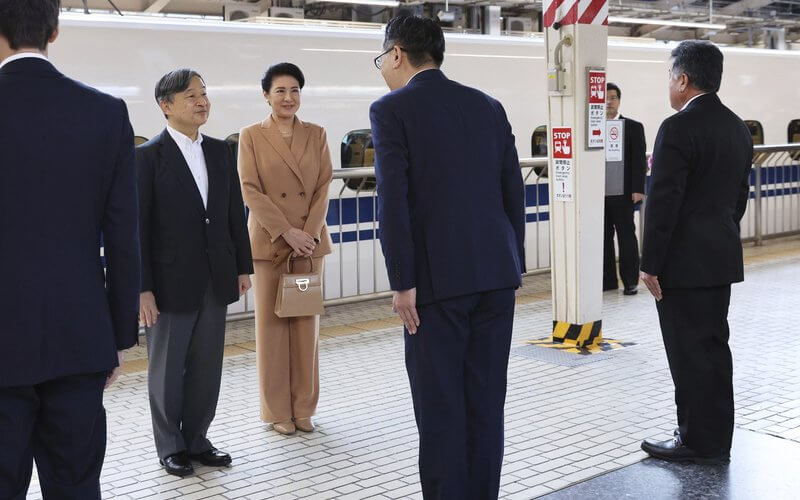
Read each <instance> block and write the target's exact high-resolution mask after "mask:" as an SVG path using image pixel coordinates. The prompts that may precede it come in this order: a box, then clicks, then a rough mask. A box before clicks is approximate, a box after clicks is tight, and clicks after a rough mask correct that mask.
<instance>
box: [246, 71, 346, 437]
mask: <svg viewBox="0 0 800 500" xmlns="http://www.w3.org/2000/svg"><path fill="white" fill-rule="evenodd" d="M304 84H305V79H304V77H303V73H302V72H301V71H300V69H299V68H298V67H297V66H295V65H294V64H290V63H281V64H276V65H274V66H271V67H270V68H269V70H267V73H266V74H265V75H264V79H263V80H262V82H261V87H262V88H263V90H264V97H265V98H266V100H267V103H268V104H269V106H270V107H271V108H272V112H271V113H270V115H269V116H268V117H267V118H266V119H265V120H264V121H262V122H260V123H256V124H254V125H251V126H249V127H245V128H243V129H242V131H241V133H240V134H239V176H240V177H241V181H242V194H243V195H244V200H245V202H246V203H247V206H248V207H249V208H250V218H249V221H248V226H249V229H250V244H251V246H252V250H253V263H254V267H255V282H254V289H255V296H256V353H257V356H256V359H257V365H258V375H259V383H260V389H261V418H262V420H264V421H265V422H270V423H272V424H273V427H274V429H275V430H276V431H277V432H280V433H281V434H292V433H294V432H295V429H300V430H302V431H305V432H311V431H313V430H314V424H313V422H312V421H311V416H312V415H314V412H315V410H316V407H317V399H318V397H319V359H318V357H319V345H318V344H319V316H307V317H298V318H280V317H278V316H276V315H275V299H276V294H277V289H278V281H279V278H280V275H281V273H282V272H284V271H285V269H286V259H288V258H290V257H292V258H293V260H292V271H293V272H302V273H305V272H309V271H310V261H312V262H313V267H314V271H316V272H319V273H320V274H321V273H322V264H323V257H324V256H325V255H327V254H329V253H331V242H330V237H329V236H328V230H327V228H326V226H325V215H326V213H327V210H328V186H329V185H330V182H331V177H332V175H333V171H332V166H331V157H330V152H329V150H328V143H327V139H326V136H325V130H324V129H323V128H322V127H320V126H318V125H314V124H311V123H306V122H302V121H300V119H298V118H297V117H296V116H295V114H296V113H297V110H298V109H299V108H300V90H301V89H302V88H303V85H304ZM309 257H310V259H309Z"/></svg>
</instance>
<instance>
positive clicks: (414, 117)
mask: <svg viewBox="0 0 800 500" xmlns="http://www.w3.org/2000/svg"><path fill="white" fill-rule="evenodd" d="M370 121H371V123H372V140H373V143H374V145H375V175H376V178H377V184H378V186H377V189H378V201H377V203H378V220H379V222H380V239H381V245H382V248H383V254H384V257H385V259H386V267H387V271H388V274H389V283H390V285H391V288H392V290H407V289H410V288H414V287H416V289H417V303H418V304H426V303H431V302H435V301H440V300H444V299H447V298H451V297H457V296H461V295H468V294H472V293H478V292H482V291H488V290H497V289H502V288H512V287H519V286H520V284H521V274H522V273H523V272H524V270H525V259H524V255H525V252H524V241H525V192H524V183H523V180H522V172H521V171H520V167H519V159H518V158H517V150H516V147H515V145H514V135H513V134H512V133H511V125H510V124H509V123H508V119H507V118H506V114H505V111H504V110H503V107H502V106H501V105H500V103H499V102H498V101H496V100H494V99H492V98H491V97H489V96H487V95H486V94H484V93H483V92H480V91H478V90H475V89H472V88H469V87H465V86H464V85H461V84H459V83H456V82H454V81H451V80H448V79H447V77H445V75H444V73H442V72H441V71H439V70H428V71H424V72H422V73H419V74H417V75H416V76H415V77H414V78H413V79H412V80H411V82H409V84H408V85H406V86H405V87H403V88H401V89H398V90H395V91H393V92H390V93H389V94H387V95H385V96H384V97H382V98H381V99H379V100H378V101H376V102H375V103H373V104H372V106H371V108H370Z"/></svg>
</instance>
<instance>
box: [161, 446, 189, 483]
mask: <svg viewBox="0 0 800 500" xmlns="http://www.w3.org/2000/svg"><path fill="white" fill-rule="evenodd" d="M158 462H159V463H160V464H161V465H163V466H164V470H166V471H167V472H168V473H169V474H172V475H173V476H179V477H184V476H188V475H190V474H193V473H194V467H192V462H191V461H190V460H189V457H188V456H186V453H184V452H181V453H176V454H174V455H170V456H168V457H166V458H164V459H162V460H159V461H158Z"/></svg>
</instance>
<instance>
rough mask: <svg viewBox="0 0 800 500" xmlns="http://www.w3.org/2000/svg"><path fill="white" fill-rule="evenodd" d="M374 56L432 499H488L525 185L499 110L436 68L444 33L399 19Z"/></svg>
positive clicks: (386, 200)
mask: <svg viewBox="0 0 800 500" xmlns="http://www.w3.org/2000/svg"><path fill="white" fill-rule="evenodd" d="M383 50H384V52H383V53H382V54H381V55H380V56H378V57H377V58H376V59H375V65H376V66H377V67H378V68H379V69H380V71H381V74H382V75H383V78H384V79H385V80H386V83H387V85H388V86H389V88H390V89H391V90H392V92H390V93H389V94H387V95H385V96H384V97H382V98H381V99H379V100H378V101H376V102H375V103H374V104H373V105H372V107H371V108H370V120H371V122H372V138H373V141H374V144H375V154H376V159H375V173H376V177H377V183H378V219H379V221H380V232H381V235H380V238H381V244H382V247H383V253H384V256H385V259H386V267H387V270H388V274H389V282H390V284H391V288H392V290H394V300H393V308H394V310H395V311H396V312H397V313H398V314H399V315H400V317H401V318H402V319H403V323H404V324H405V347H406V368H407V370H408V377H409V380H410V382H411V393H412V398H413V402H414V412H415V415H416V420H417V427H418V430H419V439H420V458H419V469H420V479H421V482H422V493H423V496H424V497H425V498H426V499H454V500H464V499H493V498H497V495H498V492H499V487H500V468H501V465H502V462H503V406H504V404H505V396H506V372H507V368H508V354H509V348H510V345H511V328H512V323H513V319H514V290H515V289H516V288H518V287H519V286H520V283H521V281H520V280H521V274H522V272H523V271H524V270H525V264H524V247H523V245H524V243H523V242H524V239H525V203H524V184H523V181H522V174H521V172H520V168H519V161H518V158H517V151H516V148H515V145H514V136H513V135H512V133H511V126H510V125H509V123H508V120H507V118H506V114H505V111H504V110H503V107H502V106H501V105H500V103H499V102H497V101H496V100H494V99H492V98H491V97H489V96H487V95H485V94H484V93H482V92H480V91H478V90H475V89H472V88H469V87H465V86H463V85H460V84H458V83H456V82H453V81H451V80H448V79H447V77H446V76H445V75H444V73H442V72H441V71H440V70H439V67H440V66H441V64H442V61H443V59H444V36H443V34H442V30H441V28H439V26H438V25H437V24H436V23H435V22H434V21H432V20H430V19H423V18H420V17H415V16H401V17H396V18H394V19H392V20H391V21H390V22H389V24H388V25H387V27H386V37H385V41H384V44H383Z"/></svg>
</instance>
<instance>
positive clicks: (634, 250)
mask: <svg viewBox="0 0 800 500" xmlns="http://www.w3.org/2000/svg"><path fill="white" fill-rule="evenodd" d="M621 99H622V90H620V88H619V87H618V86H617V85H615V84H613V83H609V84H608V85H607V86H606V118H608V119H609V120H623V121H624V127H623V135H622V138H623V141H624V148H625V153H624V156H623V160H624V172H623V186H624V188H623V189H624V190H623V194H621V195H611V196H606V198H605V237H604V243H603V290H604V291H605V290H616V289H617V288H618V284H617V259H616V255H615V252H614V232H615V231H616V233H617V244H618V245H619V274H620V276H621V277H622V284H623V286H624V289H623V293H624V294H625V295H635V294H636V293H637V290H636V288H637V284H638V283H639V243H638V242H637V241H636V226H635V225H634V224H633V209H634V206H635V205H636V204H637V203H640V202H641V201H642V200H643V199H644V179H645V176H646V175H647V155H646V154H645V151H646V148H647V145H646V144H645V139H644V126H643V125H642V124H641V123H639V122H637V121H636V120H632V119H630V118H628V117H627V116H622V115H620V114H619V104H620V100H621Z"/></svg>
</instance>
